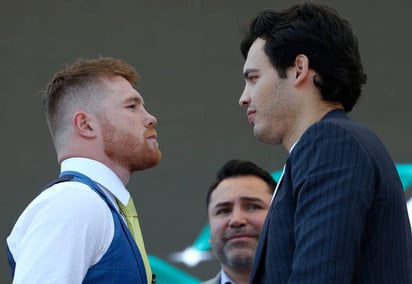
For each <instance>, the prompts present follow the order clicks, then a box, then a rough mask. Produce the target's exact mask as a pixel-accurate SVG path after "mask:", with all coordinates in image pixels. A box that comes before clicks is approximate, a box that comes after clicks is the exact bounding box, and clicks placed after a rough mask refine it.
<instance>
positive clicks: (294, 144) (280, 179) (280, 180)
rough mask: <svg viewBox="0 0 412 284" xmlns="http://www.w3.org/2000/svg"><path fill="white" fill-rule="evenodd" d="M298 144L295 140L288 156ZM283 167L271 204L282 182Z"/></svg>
mask: <svg viewBox="0 0 412 284" xmlns="http://www.w3.org/2000/svg"><path fill="white" fill-rule="evenodd" d="M298 142H299V140H297V141H296V142H295V143H293V145H292V147H290V150H289V155H290V153H292V151H293V149H294V148H295V146H296V144H298ZM285 167H286V165H284V166H283V170H282V173H281V175H280V177H279V180H278V181H277V184H276V188H275V190H274V191H273V194H272V200H271V201H270V202H271V203H272V202H273V199H274V198H275V196H276V193H277V192H278V189H279V186H280V183H281V182H282V179H283V175H284V174H285Z"/></svg>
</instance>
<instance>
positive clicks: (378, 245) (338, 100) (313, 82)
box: [239, 3, 412, 284]
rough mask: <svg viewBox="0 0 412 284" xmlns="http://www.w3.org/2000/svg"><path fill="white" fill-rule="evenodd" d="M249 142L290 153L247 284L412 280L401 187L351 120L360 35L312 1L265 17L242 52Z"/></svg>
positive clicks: (386, 160) (373, 140) (381, 150)
mask: <svg viewBox="0 0 412 284" xmlns="http://www.w3.org/2000/svg"><path fill="white" fill-rule="evenodd" d="M241 50H242V53H243V56H244V57H245V59H246V61H245V64H244V69H243V72H244V76H245V81H246V84H245V89H244V91H243V93H242V95H241V97H240V101H239V103H240V105H241V106H244V107H246V108H247V116H248V120H249V123H250V124H251V125H252V126H253V132H254V135H255V136H256V137H257V138H258V139H259V140H261V141H262V142H265V143H270V144H282V145H283V146H284V147H285V148H286V149H287V150H288V152H289V157H288V159H287V160H286V163H285V169H284V174H283V177H282V179H281V181H280V182H279V183H278V188H277V190H275V193H274V196H273V199H272V204H271V207H270V208H269V211H268V215H267V218H266V221H265V225H264V227H263V229H262V233H261V238H260V240H259V245H258V248H257V251H256V256H255V262H254V266H253V270H252V275H251V280H250V281H251V283H265V284H273V283H278V284H280V283H305V284H308V283H316V284H321V283H412V237H411V227H410V223H409V219H408V214H407V209H406V202H405V197H404V194H403V190H402V185H401V182H400V179H399V176H398V174H397V171H396V169H395V166H394V163H393V161H392V159H391V157H390V156H389V154H388V152H387V150H386V149H385V147H384V145H383V144H382V142H381V141H380V140H379V138H378V137H377V136H376V135H375V134H373V133H372V132H371V131H370V130H368V129H367V128H366V127H364V126H362V125H360V124H358V123H356V122H354V121H352V120H351V119H350V118H349V117H348V116H347V113H348V112H350V111H351V110H352V108H353V106H354V105H355V104H356V101H357V100H358V98H359V96H360V94H361V87H362V85H363V84H364V83H365V82H366V75H365V74H364V72H363V68H362V64H361V60H360V55H359V49H358V42H357V38H356V37H355V36H354V35H353V32H352V28H351V26H350V24H349V23H348V22H347V21H346V20H344V19H342V18H341V17H340V16H339V15H338V14H337V12H336V11H335V10H333V9H331V8H329V7H326V6H322V5H318V4H313V3H303V4H298V5H295V6H292V7H291V8H289V9H286V10H284V11H280V12H276V11H273V10H265V11H263V12H261V13H260V14H259V15H258V16H257V18H256V19H255V20H254V21H253V22H252V24H251V26H250V30H249V32H248V34H247V35H246V36H245V38H244V40H243V41H242V44H241Z"/></svg>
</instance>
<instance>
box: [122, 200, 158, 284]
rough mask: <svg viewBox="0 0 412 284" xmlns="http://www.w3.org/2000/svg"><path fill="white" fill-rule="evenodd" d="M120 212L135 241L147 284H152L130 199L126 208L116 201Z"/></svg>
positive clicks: (141, 238) (138, 226) (140, 232)
mask: <svg viewBox="0 0 412 284" xmlns="http://www.w3.org/2000/svg"><path fill="white" fill-rule="evenodd" d="M117 205H118V206H119V209H120V212H121V213H122V214H123V216H124V217H125V218H126V222H127V227H128V228H129V231H130V233H131V234H132V236H133V238H134V239H135V241H136V244H137V247H138V248H139V251H140V254H141V256H142V259H143V263H144V266H145V269H146V276H147V281H148V283H152V270H151V268H150V264H149V259H148V258H147V254H146V249H145V247H144V242H143V236H142V231H141V230H140V224H139V219H138V218H137V212H136V208H135V207H134V203H133V199H132V198H131V197H130V198H129V202H128V203H127V206H124V205H123V204H122V203H121V202H120V201H117Z"/></svg>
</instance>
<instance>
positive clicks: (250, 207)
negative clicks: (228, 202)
mask: <svg viewBox="0 0 412 284" xmlns="http://www.w3.org/2000/svg"><path fill="white" fill-rule="evenodd" d="M261 208H262V207H260V206H259V205H256V204H250V205H249V206H248V207H247V209H248V210H250V211H254V210H259V209H261Z"/></svg>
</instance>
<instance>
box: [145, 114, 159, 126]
mask: <svg viewBox="0 0 412 284" xmlns="http://www.w3.org/2000/svg"><path fill="white" fill-rule="evenodd" d="M146 113H147V115H146V118H145V121H144V124H145V126H152V127H153V126H155V125H156V124H157V119H156V117H155V116H153V115H151V114H150V113H148V112H147V111H146Z"/></svg>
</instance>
